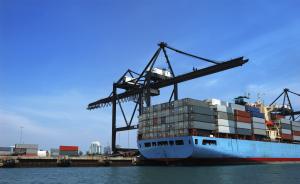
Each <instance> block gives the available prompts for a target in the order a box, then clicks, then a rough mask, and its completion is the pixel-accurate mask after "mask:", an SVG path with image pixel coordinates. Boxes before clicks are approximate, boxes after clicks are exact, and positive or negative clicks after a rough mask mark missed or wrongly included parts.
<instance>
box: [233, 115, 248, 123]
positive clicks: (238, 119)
mask: <svg viewBox="0 0 300 184" xmlns="http://www.w3.org/2000/svg"><path fill="white" fill-rule="evenodd" d="M234 119H235V121H239V122H244V123H251V118H250V117H248V118H246V117H242V116H235V117H234Z"/></svg>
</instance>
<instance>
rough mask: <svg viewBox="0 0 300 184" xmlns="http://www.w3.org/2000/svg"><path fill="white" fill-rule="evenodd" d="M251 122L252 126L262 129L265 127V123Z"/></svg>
mask: <svg viewBox="0 0 300 184" xmlns="http://www.w3.org/2000/svg"><path fill="white" fill-rule="evenodd" d="M252 124H253V128H256V129H263V130H265V129H266V125H265V124H262V123H252Z"/></svg>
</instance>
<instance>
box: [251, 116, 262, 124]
mask: <svg viewBox="0 0 300 184" xmlns="http://www.w3.org/2000/svg"><path fill="white" fill-rule="evenodd" d="M252 122H255V123H263V124H265V119H263V118H257V117H252Z"/></svg>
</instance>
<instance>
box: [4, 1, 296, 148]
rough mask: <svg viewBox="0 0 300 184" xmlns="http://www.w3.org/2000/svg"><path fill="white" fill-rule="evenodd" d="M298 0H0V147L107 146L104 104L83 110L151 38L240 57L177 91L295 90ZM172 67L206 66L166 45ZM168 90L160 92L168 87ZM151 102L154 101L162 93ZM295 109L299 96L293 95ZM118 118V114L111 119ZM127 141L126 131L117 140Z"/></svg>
mask: <svg viewBox="0 0 300 184" xmlns="http://www.w3.org/2000/svg"><path fill="white" fill-rule="evenodd" d="M299 6H300V3H299V2H298V1H296V0H295V1H268V0H265V1H233V0H224V1H191V0H188V1H174V0H173V1H150V0H144V1H126V2H125V1H108V0H98V1H93V0H88V1H78V0H69V1H68V0H62V1H57V0H54V1H50V0H46V1H40V0H0V145H1V146H9V145H12V144H14V143H17V142H19V139H20V126H23V127H24V129H23V142H26V143H38V144H39V145H40V148H42V149H48V148H50V147H57V146H59V145H62V144H72V145H79V146H80V147H81V148H82V150H84V151H85V150H86V149H87V147H88V145H89V143H90V142H91V141H94V140H100V141H101V142H102V143H103V144H104V145H107V144H109V143H110V137H111V135H110V131H111V130H110V127H111V124H110V121H111V115H110V109H99V110H95V111H87V110H86V109H85V108H86V105H87V104H88V103H89V102H92V101H94V100H97V99H99V98H101V97H106V96H107V95H109V93H110V92H111V89H112V82H113V81H116V80H117V79H118V78H119V77H120V76H121V74H123V72H124V71H125V70H127V69H128V68H131V69H133V70H135V71H137V72H140V71H141V70H142V69H143V66H144V65H145V64H146V62H147V61H148V60H149V59H150V57H151V56H152V54H153V53H154V51H155V50H156V48H157V43H158V42H160V41H165V42H167V43H168V44H169V45H171V46H173V47H175V48H178V49H181V50H185V51H188V52H190V53H194V54H196V55H199V56H203V57H207V58H211V59H215V60H219V61H224V60H228V59H230V58H234V57H238V56H245V57H246V58H249V63H248V64H247V65H245V66H243V67H239V68H235V69H232V70H230V71H225V72H222V73H218V74H215V75H211V76H207V77H203V78H200V79H196V80H193V81H190V82H187V83H184V84H180V86H179V88H180V92H179V97H180V98H184V97H193V98H199V99H206V98H220V99H224V100H228V101H231V100H232V99H233V98H234V97H236V96H238V95H243V94H245V93H250V94H251V97H252V98H253V100H256V97H257V94H258V93H260V94H261V96H263V98H264V100H265V101H266V102H267V103H269V102H270V101H271V100H272V99H274V98H275V97H276V95H278V94H279V93H280V92H281V90H282V89H283V88H285V87H287V88H290V89H291V90H294V91H296V92H300V86H299V79H300V72H299V69H300V65H299V61H300V52H299V50H300V36H299V33H300V13H299V8H298V7H299ZM170 59H171V62H172V63H173V65H174V68H175V72H176V74H180V73H184V72H187V71H191V69H192V67H199V68H200V67H204V66H209V64H206V63H202V62H199V61H195V60H193V59H190V58H187V57H183V56H179V55H178V54H175V53H171V52H170ZM168 91H169V89H163V92H168ZM164 96H166V95H163V96H162V97H161V98H158V99H155V102H157V103H158V102H162V101H164V100H165V99H164V98H163V97H164ZM295 100H298V101H295V102H296V104H297V105H296V106H297V107H299V99H295ZM118 119H120V118H118ZM128 136H129V146H131V147H133V146H135V138H136V137H135V132H134V131H132V132H130V133H129V135H128V134H127V133H122V134H121V135H120V138H117V141H118V142H119V144H121V145H122V146H127V145H128Z"/></svg>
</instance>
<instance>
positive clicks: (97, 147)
mask: <svg viewBox="0 0 300 184" xmlns="http://www.w3.org/2000/svg"><path fill="white" fill-rule="evenodd" d="M101 152H102V150H101V144H100V142H99V141H93V142H92V143H91V145H90V150H89V153H90V154H92V155H97V154H101Z"/></svg>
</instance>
